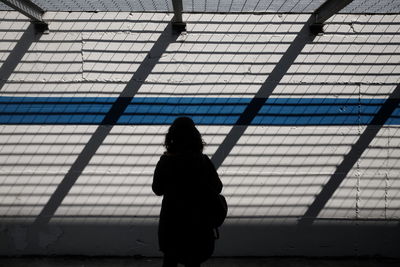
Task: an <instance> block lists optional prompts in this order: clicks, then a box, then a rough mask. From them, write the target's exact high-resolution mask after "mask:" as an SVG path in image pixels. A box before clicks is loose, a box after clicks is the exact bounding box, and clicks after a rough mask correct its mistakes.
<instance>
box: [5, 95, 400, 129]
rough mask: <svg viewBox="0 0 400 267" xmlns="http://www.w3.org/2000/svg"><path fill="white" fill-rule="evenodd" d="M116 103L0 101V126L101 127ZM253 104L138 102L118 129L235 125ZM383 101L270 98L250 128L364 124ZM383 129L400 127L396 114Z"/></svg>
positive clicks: (244, 101)
mask: <svg viewBox="0 0 400 267" xmlns="http://www.w3.org/2000/svg"><path fill="white" fill-rule="evenodd" d="M116 99H117V98H113V97H0V124H100V123H102V120H103V118H104V116H105V115H106V114H107V113H108V112H109V110H110V108H111V106H112V105H113V103H114V102H115V101H116ZM250 102H251V98H215V97H214V98H212V97H203V98H200V97H137V98H133V99H132V101H131V103H130V104H129V106H128V107H127V108H126V110H125V111H124V113H123V114H122V116H121V117H120V118H119V120H118V122H117V124H133V125H142V124H146V125H152V124H154V125H164V124H171V123H172V121H173V120H174V119H175V118H176V117H178V116H190V117H192V118H193V120H194V121H195V122H196V124H205V125H233V124H235V123H236V122H237V120H238V119H239V117H240V115H241V114H242V113H243V112H244V110H245V109H246V107H247V106H248V104H249V103H250ZM384 102H385V99H375V98H374V99H357V98H270V99H268V100H267V102H266V103H265V104H264V105H263V106H262V108H261V110H260V111H259V112H258V114H257V116H256V117H255V118H254V119H253V120H252V122H251V124H252V125H359V124H364V125H365V124H368V123H369V122H370V121H371V120H372V118H373V116H374V115H375V114H376V113H377V111H378V110H379V109H380V107H381V105H382V104H383V103H384ZM386 124H392V125H393V124H396V125H397V124H400V109H399V108H397V109H396V110H395V112H394V113H393V114H392V116H391V117H390V118H389V119H388V120H387V122H386Z"/></svg>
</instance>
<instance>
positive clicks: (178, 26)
mask: <svg viewBox="0 0 400 267" xmlns="http://www.w3.org/2000/svg"><path fill="white" fill-rule="evenodd" d="M172 6H173V8H174V18H173V20H172V21H173V22H172V27H173V29H174V30H175V31H179V32H182V31H186V23H185V22H183V20H182V10H183V5H182V0H172Z"/></svg>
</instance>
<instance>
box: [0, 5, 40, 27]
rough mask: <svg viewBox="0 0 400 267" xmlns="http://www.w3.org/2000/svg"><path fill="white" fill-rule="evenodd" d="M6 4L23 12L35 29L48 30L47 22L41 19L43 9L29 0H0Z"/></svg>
mask: <svg viewBox="0 0 400 267" xmlns="http://www.w3.org/2000/svg"><path fill="white" fill-rule="evenodd" d="M0 1H1V2H3V3H4V4H6V5H7V6H9V7H11V8H13V9H15V10H16V11H18V12H20V13H22V14H24V15H25V16H27V17H28V18H30V19H31V21H32V22H33V23H34V24H35V26H36V29H37V30H39V31H41V32H43V31H46V30H48V24H47V23H46V22H45V21H44V20H43V14H44V10H43V9H41V8H40V7H39V6H37V5H36V4H34V3H32V2H31V1H30V0H0Z"/></svg>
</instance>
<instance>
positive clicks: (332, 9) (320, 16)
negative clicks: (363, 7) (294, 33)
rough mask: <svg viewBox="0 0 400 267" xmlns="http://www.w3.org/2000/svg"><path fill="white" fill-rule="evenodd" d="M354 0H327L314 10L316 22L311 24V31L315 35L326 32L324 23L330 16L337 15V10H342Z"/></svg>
mask: <svg viewBox="0 0 400 267" xmlns="http://www.w3.org/2000/svg"><path fill="white" fill-rule="evenodd" d="M352 1H353V0H340V1H338V0H327V1H326V2H325V3H323V4H322V5H321V6H320V7H319V8H317V10H315V11H314V13H313V16H314V18H315V20H314V23H312V24H311V25H310V32H311V33H312V34H314V35H318V34H321V33H324V29H323V27H324V23H325V21H327V20H328V19H329V18H330V17H332V16H333V15H335V14H336V13H337V12H339V11H340V10H342V9H343V8H344V7H346V6H347V5H348V4H350V3H351V2H352Z"/></svg>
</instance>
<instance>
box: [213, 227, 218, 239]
mask: <svg viewBox="0 0 400 267" xmlns="http://www.w3.org/2000/svg"><path fill="white" fill-rule="evenodd" d="M214 234H215V239H219V229H218V227H215V228H214Z"/></svg>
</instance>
